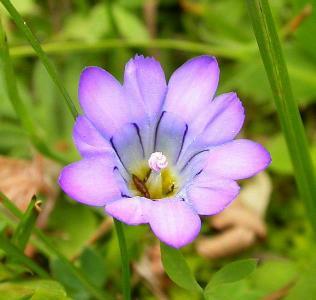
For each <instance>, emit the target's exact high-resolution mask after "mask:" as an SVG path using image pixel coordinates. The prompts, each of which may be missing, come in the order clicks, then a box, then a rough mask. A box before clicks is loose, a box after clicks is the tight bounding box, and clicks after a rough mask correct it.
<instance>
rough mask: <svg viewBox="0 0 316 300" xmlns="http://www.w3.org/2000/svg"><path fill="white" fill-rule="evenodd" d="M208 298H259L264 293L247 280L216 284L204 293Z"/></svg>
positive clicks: (249, 299) (217, 299)
mask: <svg viewBox="0 0 316 300" xmlns="http://www.w3.org/2000/svg"><path fill="white" fill-rule="evenodd" d="M204 295H205V299H206V300H232V299H233V300H259V299H262V297H263V296H264V293H263V292H262V291H260V290H256V289H252V288H250V287H249V285H248V283H247V281H246V280H241V281H238V282H233V283H224V284H220V285H217V286H215V287H214V288H212V290H210V291H208V292H207V293H205V294H204Z"/></svg>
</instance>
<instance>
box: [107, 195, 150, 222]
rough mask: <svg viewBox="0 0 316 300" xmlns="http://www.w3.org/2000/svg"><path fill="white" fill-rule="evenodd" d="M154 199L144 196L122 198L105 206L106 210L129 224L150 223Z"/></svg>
mask: <svg viewBox="0 0 316 300" xmlns="http://www.w3.org/2000/svg"><path fill="white" fill-rule="evenodd" d="M151 205H152V201H151V200H149V199H147V198H143V197H133V198H121V199H118V200H115V201H112V202H110V203H108V204H106V206H105V211H106V212H107V213H108V214H109V215H111V216H112V217H113V218H116V219H118V220H120V221H122V222H124V223H126V224H129V225H139V224H144V223H148V221H149V215H150V208H151Z"/></svg>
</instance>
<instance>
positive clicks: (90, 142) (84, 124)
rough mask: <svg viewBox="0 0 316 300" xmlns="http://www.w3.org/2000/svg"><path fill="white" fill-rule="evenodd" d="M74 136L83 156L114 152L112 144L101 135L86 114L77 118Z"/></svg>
mask: <svg viewBox="0 0 316 300" xmlns="http://www.w3.org/2000/svg"><path fill="white" fill-rule="evenodd" d="M73 138H74V142H75V145H76V147H77V149H78V151H79V153H80V154H81V155H82V156H83V157H86V156H91V155H96V154H103V153H107V152H113V149H112V146H111V144H110V143H109V142H108V141H107V140H106V139H105V138H104V137H102V136H101V134H100V133H99V132H98V130H97V129H96V128H95V127H94V126H93V125H92V124H91V122H90V121H89V120H88V119H87V118H86V117H85V116H79V117H78V118H77V119H76V122H75V125H74V129H73Z"/></svg>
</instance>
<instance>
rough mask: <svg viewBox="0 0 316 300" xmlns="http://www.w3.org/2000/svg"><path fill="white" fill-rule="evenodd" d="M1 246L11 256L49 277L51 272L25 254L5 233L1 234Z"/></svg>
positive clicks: (43, 276) (44, 276)
mask: <svg viewBox="0 0 316 300" xmlns="http://www.w3.org/2000/svg"><path fill="white" fill-rule="evenodd" d="M0 248H1V249H2V250H3V251H4V252H5V253H6V254H7V255H8V256H9V257H12V258H14V259H15V260H17V261H19V262H20V263H22V264H24V265H26V266H27V267H28V268H30V269H31V270H32V271H33V272H35V273H36V274H38V275H39V276H41V277H42V278H49V277H50V276H49V274H48V273H47V272H46V271H45V270H44V269H43V268H42V267H40V266H39V265H38V264H36V263H35V262H34V261H33V260H31V259H30V258H28V257H27V256H25V255H24V254H23V252H22V251H21V250H20V249H19V248H18V247H16V246H15V245H14V244H13V243H11V242H10V241H9V240H8V239H7V238H6V237H5V236H4V234H0Z"/></svg>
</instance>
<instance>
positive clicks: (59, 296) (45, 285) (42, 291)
mask: <svg viewBox="0 0 316 300" xmlns="http://www.w3.org/2000/svg"><path fill="white" fill-rule="evenodd" d="M0 299H3V300H4V299H6V300H9V299H10V300H22V299H25V300H26V299H29V300H44V299H45V300H70V298H68V297H67V294H66V292H65V290H64V288H63V287H62V285H61V284H60V283H58V282H56V281H53V280H29V281H15V282H5V283H1V284H0Z"/></svg>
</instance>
